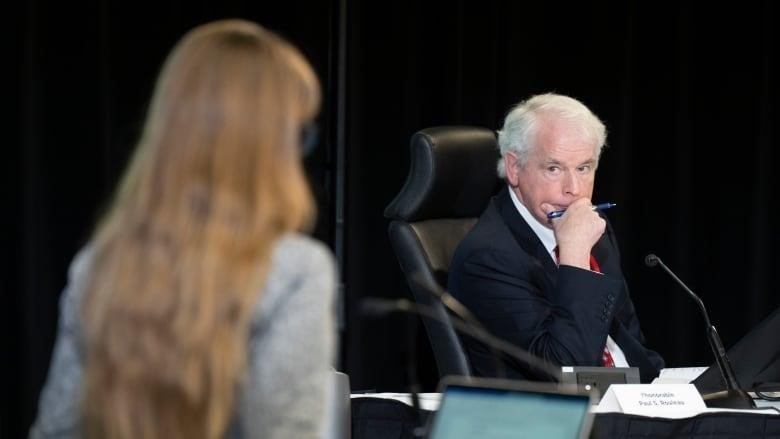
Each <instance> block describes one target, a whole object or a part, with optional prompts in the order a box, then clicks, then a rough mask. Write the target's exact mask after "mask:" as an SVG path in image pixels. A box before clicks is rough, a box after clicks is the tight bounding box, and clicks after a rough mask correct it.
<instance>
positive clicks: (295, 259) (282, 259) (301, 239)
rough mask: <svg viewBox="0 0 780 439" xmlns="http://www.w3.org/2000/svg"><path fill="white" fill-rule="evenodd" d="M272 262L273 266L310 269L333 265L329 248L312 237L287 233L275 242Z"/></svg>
mask: <svg viewBox="0 0 780 439" xmlns="http://www.w3.org/2000/svg"><path fill="white" fill-rule="evenodd" d="M272 264H273V266H274V267H277V266H282V267H287V268H298V269H312V268H319V267H325V268H327V266H330V265H333V255H332V253H331V251H330V249H329V248H328V247H327V246H326V245H325V244H323V243H322V242H320V241H317V240H316V239H314V238H311V237H309V236H306V235H303V234H300V233H288V234H286V235H284V236H282V237H281V238H279V241H278V242H277V243H276V246H275V248H274V254H273V260H272Z"/></svg>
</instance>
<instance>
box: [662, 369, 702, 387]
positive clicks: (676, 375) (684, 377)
mask: <svg viewBox="0 0 780 439" xmlns="http://www.w3.org/2000/svg"><path fill="white" fill-rule="evenodd" d="M705 370H707V367H706V366H704V367H672V368H668V369H661V373H660V374H659V375H658V378H656V379H654V380H653V384H687V383H690V382H693V380H695V379H696V378H698V377H699V375H701V374H702V373H704V371H705Z"/></svg>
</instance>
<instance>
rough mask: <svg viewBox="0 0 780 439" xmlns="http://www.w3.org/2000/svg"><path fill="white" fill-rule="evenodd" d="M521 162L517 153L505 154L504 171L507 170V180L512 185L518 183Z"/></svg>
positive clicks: (515, 185) (514, 185)
mask: <svg viewBox="0 0 780 439" xmlns="http://www.w3.org/2000/svg"><path fill="white" fill-rule="evenodd" d="M519 167H520V163H519V162H518V160H517V155H515V153H513V152H508V153H506V154H504V171H506V181H507V183H509V185H510V186H512V187H517V185H518V180H519V178H518V168H519Z"/></svg>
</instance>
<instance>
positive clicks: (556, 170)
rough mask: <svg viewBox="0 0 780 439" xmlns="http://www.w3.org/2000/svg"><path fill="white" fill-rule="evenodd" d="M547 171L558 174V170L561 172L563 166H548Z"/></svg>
mask: <svg viewBox="0 0 780 439" xmlns="http://www.w3.org/2000/svg"><path fill="white" fill-rule="evenodd" d="M547 172H549V173H551V174H557V173H558V172H561V168H559V167H558V166H548V167H547Z"/></svg>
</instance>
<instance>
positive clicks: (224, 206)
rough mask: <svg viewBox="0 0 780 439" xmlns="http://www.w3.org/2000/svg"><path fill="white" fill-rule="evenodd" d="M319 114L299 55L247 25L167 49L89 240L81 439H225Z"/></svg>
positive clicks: (193, 35) (300, 207) (231, 23)
mask: <svg viewBox="0 0 780 439" xmlns="http://www.w3.org/2000/svg"><path fill="white" fill-rule="evenodd" d="M319 104H320V89H319V84H318V82H317V78H316V76H315V73H314V72H313V70H312V69H311V67H310V66H309V64H308V63H307V62H306V60H305V59H304V57H303V56H302V55H301V54H300V53H299V52H298V51H297V50H296V49H295V48H294V47H293V46H292V45H290V44H289V43H287V42H286V41H284V40H283V39H282V38H280V37H279V36H277V35H276V34H274V33H272V32H270V31H268V30H266V29H263V28H262V27H260V26H258V25H256V24H254V23H251V22H247V21H242V20H223V21H217V22H213V23H209V24H206V25H203V26H200V27H198V28H196V29H194V30H192V31H191V32H189V33H188V34H187V35H185V36H184V37H183V38H182V40H181V41H180V42H179V43H178V44H177V45H176V47H175V48H174V50H173V52H172V53H171V55H170V56H169V57H168V59H167V61H166V63H165V65H164V67H163V70H162V72H161V74H160V77H159V78H158V82H157V84H156V87H155V92H154V95H153V98H152V102H151V105H150V109H149V113H148V116H147V119H146V123H145V126H144V131H143V133H142V136H141V139H140V141H139V144H138V145H137V149H136V152H135V155H134V156H133V158H132V162H131V164H130V166H129V168H128V170H127V173H126V174H125V176H124V178H123V180H122V183H121V185H120V188H119V191H118V193H117V195H116V198H115V200H114V202H113V204H112V206H111V208H110V210H109V211H108V213H107V214H106V216H105V217H104V218H103V221H102V222H101V224H100V225H99V227H98V228H97V229H96V232H95V235H94V236H93V239H92V248H93V251H94V257H93V258H92V260H93V265H92V267H93V275H92V276H91V280H90V283H89V286H88V290H87V293H86V297H85V301H84V305H83V308H82V311H83V315H82V317H83V323H84V331H85V337H86V345H85V349H86V350H85V352H86V373H85V393H84V431H85V433H86V434H87V435H88V436H92V437H106V438H137V437H143V438H162V437H165V438H177V437H187V438H216V437H220V436H223V435H224V433H225V432H226V429H227V428H228V426H229V423H230V421H231V418H232V415H233V413H234V405H235V400H236V398H237V387H238V386H239V385H240V381H241V377H242V376H243V374H244V373H245V370H246V356H247V353H246V349H247V337H248V328H249V322H250V320H251V317H252V310H253V307H254V305H255V303H256V302H257V300H258V298H259V293H260V291H261V289H262V286H263V284H264V282H265V278H266V273H267V271H268V266H269V260H270V256H271V250H272V248H273V246H274V242H275V241H276V240H277V238H279V237H280V236H281V235H282V234H283V233H285V232H287V231H291V230H301V229H305V228H306V227H309V226H310V224H311V221H312V219H313V214H314V212H313V211H314V207H313V201H312V197H311V193H310V191H309V188H308V185H307V182H306V178H305V176H304V172H303V170H302V165H301V160H300V151H299V143H300V141H301V139H300V135H301V128H302V125H303V124H304V123H305V122H307V121H310V120H311V119H312V118H313V117H314V116H315V114H316V112H317V111H318V109H319Z"/></svg>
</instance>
